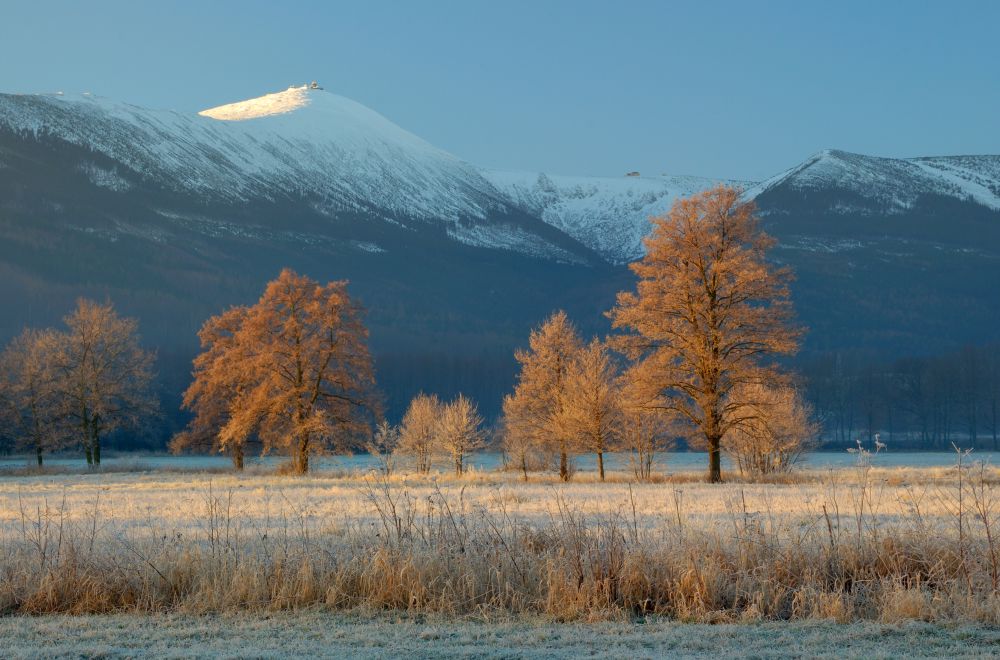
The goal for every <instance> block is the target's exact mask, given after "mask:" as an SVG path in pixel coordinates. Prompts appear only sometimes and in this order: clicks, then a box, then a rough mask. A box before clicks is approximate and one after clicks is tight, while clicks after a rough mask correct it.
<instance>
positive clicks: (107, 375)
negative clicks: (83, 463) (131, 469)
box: [0, 299, 158, 466]
mask: <svg viewBox="0 0 1000 660" xmlns="http://www.w3.org/2000/svg"><path fill="white" fill-rule="evenodd" d="M64 322H65V328H64V329H54V328H48V329H44V330H38V329H30V328H29V329H26V330H25V331H24V332H22V333H21V334H20V335H19V336H18V337H15V338H14V340H13V341H11V342H10V344H9V345H8V346H7V347H6V349H5V350H4V351H3V353H2V354H0V424H2V429H3V431H2V432H3V433H5V434H6V435H8V436H9V437H10V438H11V440H12V441H13V443H14V444H15V446H16V447H18V448H20V449H22V450H29V451H31V452H33V453H34V454H35V456H36V457H37V461H38V465H42V463H43V456H44V454H45V452H51V451H55V450H59V449H65V448H67V447H71V446H76V447H83V450H84V454H85V455H86V459H87V464H88V465H95V466H99V465H100V464H101V440H102V438H103V437H106V435H107V434H109V433H112V432H114V431H115V430H117V429H120V428H126V427H131V428H135V427H137V426H138V425H139V424H140V423H142V422H148V420H149V418H150V417H152V416H155V415H156V414H157V413H158V408H157V402H156V398H155V397H154V396H153V395H152V390H151V384H152V381H153V363H154V361H155V358H156V356H155V354H153V353H152V352H150V351H147V350H144V349H143V348H142V347H141V346H140V344H139V337H138V333H137V329H138V324H137V322H136V321H135V319H129V318H121V317H119V316H118V315H117V314H116V313H115V310H114V308H113V307H112V306H111V304H110V303H103V304H102V303H97V302H94V301H91V300H83V299H81V300H80V301H78V303H77V306H76V309H75V310H74V311H73V312H72V313H71V314H69V315H68V316H67V317H66V318H65V319H64Z"/></svg>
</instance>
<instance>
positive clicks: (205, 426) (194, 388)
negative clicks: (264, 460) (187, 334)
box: [170, 307, 253, 470]
mask: <svg viewBox="0 0 1000 660" xmlns="http://www.w3.org/2000/svg"><path fill="white" fill-rule="evenodd" d="M248 311H249V310H248V308H247V307H233V308H231V309H229V310H227V311H225V312H223V313H222V314H219V315H218V316H213V317H212V318H210V319H208V321H206V322H205V324H204V325H203V326H202V328H201V330H200V331H199V332H198V339H199V340H200V341H201V348H202V352H201V353H199V354H198V356H197V357H196V358H195V359H194V381H193V382H192V383H191V385H190V386H189V387H188V389H187V391H186V392H185V393H184V401H183V403H182V407H183V408H184V409H186V410H190V411H191V412H193V413H194V417H193V418H192V420H191V421H190V422H189V423H188V425H187V428H185V429H184V430H183V431H181V432H180V433H178V434H177V435H176V436H174V438H173V439H172V440H171V441H170V447H171V449H172V450H173V451H174V452H176V453H180V452H182V451H185V450H191V449H195V450H200V451H213V452H222V453H228V454H229V456H230V458H231V459H232V461H233V467H234V468H236V470H243V465H244V459H245V455H246V441H247V438H246V436H239V435H237V436H227V437H226V438H225V439H223V438H222V437H221V436H220V433H219V431H220V430H221V429H222V428H223V427H224V426H225V425H226V424H227V423H229V419H230V407H231V405H232V403H233V402H234V401H236V400H237V399H238V398H239V396H240V394H241V393H242V392H243V391H245V389H246V388H247V387H250V386H252V384H253V374H252V373H249V372H248V371H247V370H246V369H244V368H242V359H243V357H245V352H244V351H243V350H242V349H243V348H244V347H243V346H241V345H239V344H238V343H237V342H236V335H237V332H239V330H240V328H242V326H243V322H244V320H245V319H246V317H247V313H248Z"/></svg>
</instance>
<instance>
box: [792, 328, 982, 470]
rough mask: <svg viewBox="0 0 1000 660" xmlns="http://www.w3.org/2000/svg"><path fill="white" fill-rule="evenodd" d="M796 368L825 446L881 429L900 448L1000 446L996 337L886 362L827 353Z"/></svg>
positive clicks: (844, 443) (859, 355)
mask: <svg viewBox="0 0 1000 660" xmlns="http://www.w3.org/2000/svg"><path fill="white" fill-rule="evenodd" d="M801 372H802V374H803V376H804V377H805V380H806V382H808V383H809V388H808V391H809V398H810V400H811V402H812V403H813V405H814V406H815V408H816V411H817V413H818V414H819V417H820V419H821V420H822V424H823V441H824V442H825V443H827V444H830V445H836V446H850V445H852V444H853V443H854V442H855V440H856V439H857V438H859V437H860V438H863V439H867V440H871V439H872V438H874V436H875V434H876V433H880V434H881V435H882V436H883V437H884V438H888V439H889V440H890V441H891V443H892V445H893V446H894V447H899V448H902V447H907V448H914V449H950V448H951V445H952V443H953V442H954V443H957V444H959V445H961V446H963V447H975V448H979V449H992V450H998V449H1000V343H994V344H989V345H985V346H966V347H964V348H962V349H960V350H957V351H953V352H950V353H946V354H943V355H937V356H930V357H907V358H900V359H897V360H894V361H891V362H885V361H881V360H879V359H878V357H877V356H874V355H871V354H868V353H863V352H841V353H833V354H829V355H825V356H822V357H820V358H816V359H813V360H810V361H809V362H807V363H805V364H804V365H803V366H802V369H801Z"/></svg>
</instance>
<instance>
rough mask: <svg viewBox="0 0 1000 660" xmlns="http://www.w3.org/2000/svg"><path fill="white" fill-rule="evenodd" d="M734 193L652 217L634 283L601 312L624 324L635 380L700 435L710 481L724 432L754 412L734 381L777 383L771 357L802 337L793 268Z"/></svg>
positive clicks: (623, 344) (621, 342)
mask: <svg viewBox="0 0 1000 660" xmlns="http://www.w3.org/2000/svg"><path fill="white" fill-rule="evenodd" d="M740 194H741V193H740V191H739V190H737V189H734V188H730V187H727V186H718V187H716V188H713V189H711V190H707V191H705V192H702V193H699V194H697V195H694V196H692V197H690V198H688V199H681V200H678V201H677V202H675V203H674V206H673V208H672V209H671V210H670V213H669V214H667V215H666V216H664V217H661V218H655V219H654V220H653V224H654V227H653V232H652V234H651V235H650V236H648V237H647V238H646V239H645V241H644V242H645V246H646V256H645V257H643V259H642V260H641V261H638V262H636V263H634V264H632V266H631V268H632V270H633V272H635V274H636V275H637V276H638V278H639V281H638V283H637V285H636V291H635V292H634V293H632V292H627V293H626V292H623V293H620V294H619V295H618V303H617V305H616V306H615V308H614V309H612V310H611V311H610V312H609V316H610V317H611V319H612V320H613V322H614V326H615V327H616V328H620V329H624V330H627V331H628V333H627V334H625V335H623V336H621V337H619V338H618V340H617V346H618V348H620V349H621V350H622V351H623V352H624V353H625V354H626V355H628V356H629V357H630V358H632V359H633V360H636V361H637V365H636V368H635V369H634V371H633V373H634V374H635V378H637V379H638V383H637V385H638V386H639V387H640V388H641V389H644V390H646V392H647V398H648V399H649V400H653V399H655V398H656V397H657V396H662V397H664V399H663V401H662V402H661V403H659V404H658V405H660V406H661V407H663V408H664V409H666V410H668V411H670V412H674V413H677V414H678V415H680V416H681V417H683V418H686V419H687V420H688V421H690V422H691V423H692V424H694V425H695V427H697V429H698V430H699V432H700V435H702V436H703V437H704V440H705V444H706V445H707V448H708V463H709V465H708V480H709V481H711V482H717V481H720V480H721V479H722V469H721V460H720V443H721V441H722V438H723V436H725V434H726V432H727V431H728V430H729V429H730V428H732V427H733V426H734V425H736V424H739V423H741V422H742V421H744V420H743V417H744V416H745V415H746V414H752V412H749V413H748V411H750V410H752V408H748V407H747V406H746V405H744V403H745V402H742V401H740V400H739V395H738V389H737V388H739V387H740V386H743V385H748V384H765V385H768V384H776V383H780V382H781V381H782V380H783V376H782V374H781V372H780V370H779V369H778V368H777V367H776V366H775V365H774V364H773V363H771V362H770V361H769V358H771V357H773V356H778V355H789V354H792V353H794V352H795V351H796V350H797V348H798V337H799V335H800V331H799V330H798V329H796V328H794V327H793V326H792V325H791V320H792V305H791V301H790V299H789V292H788V281H789V280H790V278H791V273H790V272H789V271H788V270H787V269H784V268H775V267H774V266H772V265H771V264H769V263H768V262H767V260H766V259H765V253H766V251H767V249H768V248H770V247H771V246H773V245H774V240H773V239H772V238H771V237H769V236H768V235H767V234H765V233H763V232H762V231H761V230H760V229H759V228H758V221H757V218H756V217H755V215H754V212H755V207H754V205H753V203H752V202H743V201H741V200H740Z"/></svg>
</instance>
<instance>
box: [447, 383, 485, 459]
mask: <svg viewBox="0 0 1000 660" xmlns="http://www.w3.org/2000/svg"><path fill="white" fill-rule="evenodd" d="M482 425H483V418H482V417H480V416H479V411H478V410H477V409H476V404H474V403H473V402H472V401H470V400H469V399H468V398H466V397H465V395H463V394H459V395H458V398H456V399H455V400H454V401H452V402H450V403H448V404H446V405H445V406H444V410H443V411H442V414H441V419H440V420H439V422H438V428H437V442H438V445H439V446H440V447H441V449H442V450H443V451H445V452H446V453H447V454H448V455H450V456H451V460H452V463H453V464H454V465H455V474H456V475H458V476H462V474H463V473H464V472H465V457H466V456H468V455H469V454H470V453H471V452H473V451H475V450H477V449H480V448H482V446H483V444H484V440H485V435H484V434H483V430H482Z"/></svg>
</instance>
